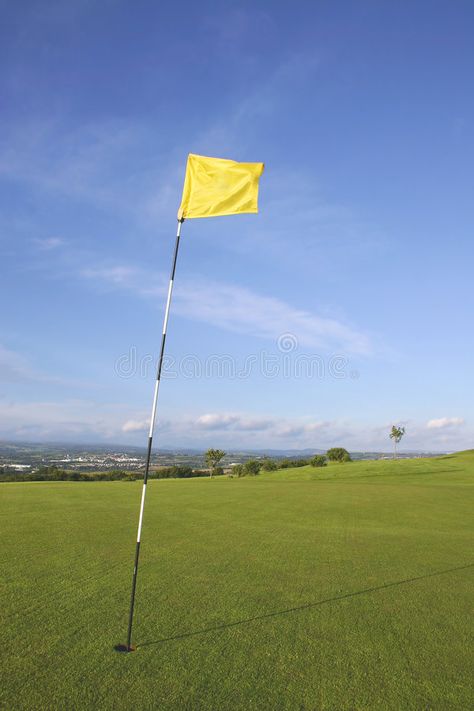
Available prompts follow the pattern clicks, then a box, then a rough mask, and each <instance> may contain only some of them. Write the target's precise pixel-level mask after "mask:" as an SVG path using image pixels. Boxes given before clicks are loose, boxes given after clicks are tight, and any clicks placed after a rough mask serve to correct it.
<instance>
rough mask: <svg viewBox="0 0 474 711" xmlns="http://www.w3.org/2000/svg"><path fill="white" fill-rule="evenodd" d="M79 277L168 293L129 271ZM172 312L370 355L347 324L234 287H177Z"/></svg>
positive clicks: (200, 283)
mask: <svg viewBox="0 0 474 711" xmlns="http://www.w3.org/2000/svg"><path fill="white" fill-rule="evenodd" d="M81 274H82V276H83V277H86V278H88V279H99V280H100V281H101V282H102V283H103V282H104V281H105V282H108V283H110V284H112V285H114V286H119V287H123V288H128V289H130V290H132V291H134V292H135V293H137V294H138V295H141V296H144V297H147V298H154V299H156V297H157V296H163V294H164V293H165V288H166V278H165V277H164V276H161V278H159V279H158V281H159V282H160V283H159V285H158V286H156V287H143V284H152V283H153V282H155V283H156V281H157V276H156V275H151V274H147V273H146V272H145V271H144V270H139V269H135V268H133V267H129V266H121V265H117V266H115V267H105V268H89V269H85V270H83V271H82V272H81ZM174 310H175V311H176V312H177V313H178V314H180V315H181V316H183V317H185V318H189V319H192V320H195V321H202V322H205V323H208V324H211V325H213V326H217V327H219V328H223V329H225V330H227V331H233V332H236V333H246V334H249V335H253V336H257V337H259V338H265V339H271V340H276V339H278V337H279V336H281V335H282V334H284V333H291V334H292V335H293V336H294V337H295V339H296V341H297V342H298V344H299V345H301V346H304V347H309V348H316V349H321V350H324V351H335V350H336V351H337V350H339V351H343V352H347V353H358V354H366V355H367V354H369V353H371V351H372V350H373V348H372V344H371V342H370V339H369V337H368V336H367V335H366V334H364V333H363V332H361V331H359V330H357V329H355V328H353V327H351V326H348V325H347V324H344V323H342V322H340V321H338V320H336V319H331V318H325V317H322V316H319V315H318V314H314V313H312V312H310V311H307V310H306V309H299V308H296V307H294V306H292V305H291V304H288V303H286V302H285V301H283V300H282V299H279V298H276V297H272V296H266V295H263V294H259V293H258V292H255V291H252V290H250V289H247V288H245V287H240V286H237V285H235V284H226V283H223V282H216V281H214V282H210V281H208V280H206V281H204V280H201V279H199V278H191V279H188V280H182V281H181V283H180V284H179V285H177V287H176V291H175V302H174Z"/></svg>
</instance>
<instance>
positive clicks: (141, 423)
mask: <svg viewBox="0 0 474 711" xmlns="http://www.w3.org/2000/svg"><path fill="white" fill-rule="evenodd" d="M149 426H150V420H127V421H126V422H124V424H123V425H122V432H145V431H146V430H147V429H148V428H149Z"/></svg>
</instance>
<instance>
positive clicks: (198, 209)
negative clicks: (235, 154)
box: [178, 153, 264, 220]
mask: <svg viewBox="0 0 474 711" xmlns="http://www.w3.org/2000/svg"><path fill="white" fill-rule="evenodd" d="M263 168H264V164H263V163H238V162H236V161H234V160H226V159H224V158H209V157H207V156H198V155H195V154H194V153H190V154H189V156H188V162H187V165H186V175H185V178H184V187H183V196H182V198H181V205H180V208H179V210H178V219H179V220H182V219H186V220H187V219H190V218H194V217H218V216H219V215H236V214H239V213H242V212H250V213H256V212H258V181H259V178H260V176H261V175H262V173H263Z"/></svg>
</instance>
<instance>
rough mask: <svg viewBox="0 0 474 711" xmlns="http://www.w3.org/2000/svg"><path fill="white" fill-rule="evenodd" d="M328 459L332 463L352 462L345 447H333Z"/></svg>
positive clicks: (329, 450)
mask: <svg viewBox="0 0 474 711" xmlns="http://www.w3.org/2000/svg"><path fill="white" fill-rule="evenodd" d="M326 457H327V458H328V459H329V461H331V462H352V459H351V455H350V454H349V452H348V451H347V449H344V447H332V448H331V449H328V451H327V452H326Z"/></svg>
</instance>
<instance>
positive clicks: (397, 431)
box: [389, 425, 405, 459]
mask: <svg viewBox="0 0 474 711" xmlns="http://www.w3.org/2000/svg"><path fill="white" fill-rule="evenodd" d="M404 434H405V428H404V427H400V426H399V427H397V426H396V425H392V429H391V431H390V434H389V437H390V439H391V440H392V442H393V458H394V459H396V458H397V454H398V452H397V446H398V444H399V443H400V441H401V439H402V437H403V435H404Z"/></svg>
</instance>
